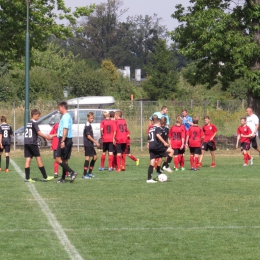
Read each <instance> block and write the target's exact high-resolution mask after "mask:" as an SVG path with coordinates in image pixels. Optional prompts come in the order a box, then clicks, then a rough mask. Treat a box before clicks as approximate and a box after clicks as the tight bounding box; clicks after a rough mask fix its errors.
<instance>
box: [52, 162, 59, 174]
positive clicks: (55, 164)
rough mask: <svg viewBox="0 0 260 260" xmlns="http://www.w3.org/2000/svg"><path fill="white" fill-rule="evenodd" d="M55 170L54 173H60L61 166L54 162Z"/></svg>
mask: <svg viewBox="0 0 260 260" xmlns="http://www.w3.org/2000/svg"><path fill="white" fill-rule="evenodd" d="M53 169H54V173H59V164H58V163H56V162H54V163H53Z"/></svg>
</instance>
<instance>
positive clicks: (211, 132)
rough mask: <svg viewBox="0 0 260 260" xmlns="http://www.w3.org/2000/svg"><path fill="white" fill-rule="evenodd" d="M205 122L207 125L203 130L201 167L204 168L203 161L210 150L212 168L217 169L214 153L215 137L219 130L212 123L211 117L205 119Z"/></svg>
mask: <svg viewBox="0 0 260 260" xmlns="http://www.w3.org/2000/svg"><path fill="white" fill-rule="evenodd" d="M204 122H205V125H204V126H203V128H202V130H203V133H204V139H203V143H202V147H201V148H202V153H201V156H200V159H199V167H201V166H202V159H203V156H204V153H205V151H208V150H210V154H211V160H212V162H211V165H210V167H211V168H215V167H216V160H215V153H214V151H215V150H216V142H215V136H216V134H217V132H218V129H217V127H216V126H215V125H214V124H212V123H211V122H210V117H209V116H205V117H204Z"/></svg>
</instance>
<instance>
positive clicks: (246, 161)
mask: <svg viewBox="0 0 260 260" xmlns="http://www.w3.org/2000/svg"><path fill="white" fill-rule="evenodd" d="M244 162H245V164H248V157H247V154H244Z"/></svg>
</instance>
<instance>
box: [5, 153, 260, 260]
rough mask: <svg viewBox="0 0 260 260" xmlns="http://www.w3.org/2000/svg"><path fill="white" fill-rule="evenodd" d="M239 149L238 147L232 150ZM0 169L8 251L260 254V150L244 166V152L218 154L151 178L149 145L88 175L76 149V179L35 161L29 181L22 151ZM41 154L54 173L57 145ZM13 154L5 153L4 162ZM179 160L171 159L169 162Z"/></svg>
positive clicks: (47, 255) (107, 255) (87, 255)
mask: <svg viewBox="0 0 260 260" xmlns="http://www.w3.org/2000/svg"><path fill="white" fill-rule="evenodd" d="M234 154H235V155H234ZM10 156H11V160H12V163H11V165H10V172H9V173H5V172H1V173H0V174H1V175H0V176H1V182H0V189H1V215H0V248H1V250H0V259H4V260H9V259H16V260H17V259H19V260H23V259H26V260H27V259H48V260H50V259H55V260H57V259H64V260H65V259H95V260H96V259H108V260H114V259H124V260H128V259H129V260H130V259H131V260H137V259H138V260H139V259H140V260H142V259H147V260H151V259H156V260H157V259H160V260H161V259H169V260H172V259H174V260H175V259H176V260H181V259H188V260H190V259H198V260H201V259H209V260H212V259H216V260H220V259H223V260H227V259H228V260H232V259H234V260H238V259H243V260H245V259H260V247H259V240H260V217H259V211H260V156H258V154H256V153H253V156H254V165H253V166H249V167H242V165H243V157H242V155H240V154H239V153H238V151H233V152H229V153H227V154H226V155H221V154H220V153H219V154H217V156H216V162H217V167H216V168H210V167H209V165H210V157H209V155H208V154H207V155H206V156H205V158H204V161H203V167H202V168H201V169H200V170H199V171H198V172H194V171H190V170H188V169H189V156H188V154H187V155H186V157H185V159H186V165H185V167H186V169H187V170H185V171H179V172H173V173H167V176H168V181H167V182H166V183H155V184H147V183H146V178H147V168H148V165H149V157H148V152H147V151H144V152H143V154H138V156H139V158H140V165H139V166H135V162H133V161H131V160H130V159H129V158H128V159H127V170H126V171H125V172H111V173H109V172H108V171H104V172H98V170H97V169H98V166H99V159H98V163H97V165H96V166H95V171H94V173H95V175H96V176H97V178H96V179H90V180H87V179H82V178H81V176H82V172H83V164H84V155H83V151H82V152H80V153H78V152H76V151H73V153H72V158H71V160H70V165H71V166H72V168H73V169H75V170H77V171H78V172H79V175H78V177H77V179H76V180H75V182H74V183H69V180H68V181H67V182H66V183H65V184H61V183H60V184H57V183H56V179H54V180H53V181H50V182H47V183H45V182H42V181H41V179H42V178H41V174H40V171H39V169H38V167H37V164H36V162H35V160H34V161H33V163H32V165H31V177H32V178H33V179H35V180H36V182H35V183H24V182H23V178H24V158H23V153H22V152H21V151H20V152H19V151H17V152H11V154H10ZM42 158H43V162H44V165H45V167H46V170H47V172H48V173H49V175H52V174H53V169H52V165H53V159H52V152H50V151H43V152H42ZM4 164H5V156H2V168H3V165H4ZM171 167H172V165H171Z"/></svg>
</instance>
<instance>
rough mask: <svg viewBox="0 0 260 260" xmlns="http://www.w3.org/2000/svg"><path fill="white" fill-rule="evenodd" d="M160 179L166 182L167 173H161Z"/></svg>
mask: <svg viewBox="0 0 260 260" xmlns="http://www.w3.org/2000/svg"><path fill="white" fill-rule="evenodd" d="M158 180H159V181H160V182H165V181H167V175H166V174H164V173H161V174H160V175H159V176H158Z"/></svg>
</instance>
